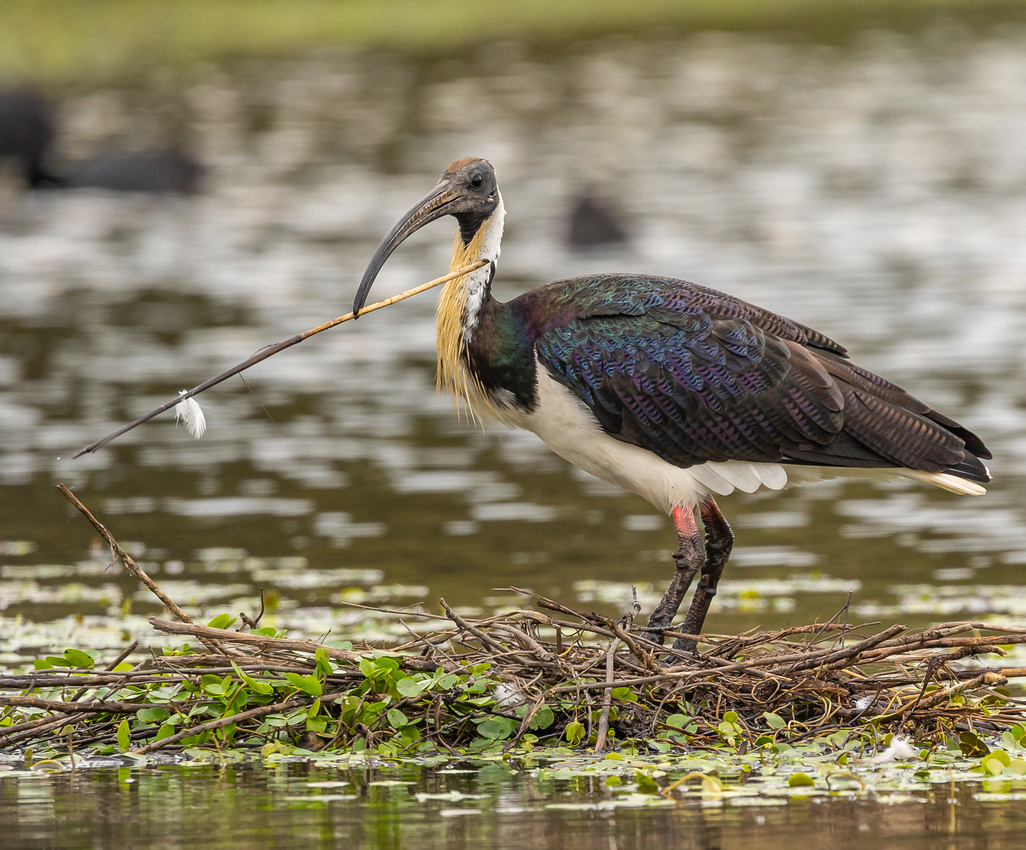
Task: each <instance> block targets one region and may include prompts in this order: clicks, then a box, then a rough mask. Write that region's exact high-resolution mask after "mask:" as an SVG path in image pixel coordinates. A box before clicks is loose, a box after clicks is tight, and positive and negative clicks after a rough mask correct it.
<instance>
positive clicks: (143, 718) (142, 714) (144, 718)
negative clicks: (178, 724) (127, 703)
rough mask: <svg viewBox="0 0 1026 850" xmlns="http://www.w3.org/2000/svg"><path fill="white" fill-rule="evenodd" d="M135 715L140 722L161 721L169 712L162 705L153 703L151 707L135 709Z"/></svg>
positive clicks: (168, 715) (165, 718) (169, 714)
mask: <svg viewBox="0 0 1026 850" xmlns="http://www.w3.org/2000/svg"><path fill="white" fill-rule="evenodd" d="M135 716H136V717H137V718H138V719H139V722H140V723H163V722H164V721H165V720H167V719H168V717H170V716H171V712H170V711H168V710H167V709H166V708H164V707H163V706H162V705H155V706H153V707H152V708H144V709H142V710H140V711H137V712H136V714H135Z"/></svg>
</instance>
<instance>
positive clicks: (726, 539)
mask: <svg viewBox="0 0 1026 850" xmlns="http://www.w3.org/2000/svg"><path fill="white" fill-rule="evenodd" d="M701 512H702V525H704V526H705V563H704V564H703V566H702V577H701V578H700V579H699V580H698V587H696V588H695V598H694V599H692V600H691V607H690V608H689V609H688V615H687V617H685V618H684V626H683V628H682V629H681V631H683V632H684V633H686V634H689V635H697V634H700V633H701V631H702V626H703V625H704V623H705V615H706V614H708V613H709V604H710V603H711V602H712V599H713V597H714V596H715V595H716V585H718V584H719V581H720V576H722V575H723V568H724V567H725V566H726V565H727V559H728V558H730V550H731V548H733V546H734V532H733V531H731V530H730V525H729V524H728V523H727V520H726V519H724V518H723V514H721V513H720V508H719V505H717V504H716V501H715V500H714V499H713V498H712V497H709V498H708V499H707V500H706V501H705V502H703V503H702V507H701ZM673 647H674V649H694V648H695V641H685V640H682V639H678V640H677V641H676V642H674V645H673Z"/></svg>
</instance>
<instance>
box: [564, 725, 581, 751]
mask: <svg viewBox="0 0 1026 850" xmlns="http://www.w3.org/2000/svg"><path fill="white" fill-rule="evenodd" d="M584 732H585V730H584V724H583V723H581V722H580V721H578V720H572V721H571V722H570V723H567V724H566V729H564V730H563V734H564V735H565V736H566V740H567V743H568V744H570V745H571V746H575V745H577V744H579V743H581V741H583V740H584Z"/></svg>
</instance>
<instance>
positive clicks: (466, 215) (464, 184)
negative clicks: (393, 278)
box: [353, 157, 499, 315]
mask: <svg viewBox="0 0 1026 850" xmlns="http://www.w3.org/2000/svg"><path fill="white" fill-rule="evenodd" d="M498 204H499V186H498V183H496V180H495V169H494V168H492V165H491V163H490V162H488V161H487V160H484V159H477V158H475V157H466V158H464V159H458V160H456V161H455V162H454V163H452V164H451V165H450V166H449V167H448V168H446V169H445V171H443V172H442V176H441V177H439V179H438V183H437V184H436V185H435V188H434V189H432V190H431V191H430V192H428V194H427V195H425V196H424V197H423V198H421V199H420V201H419V202H418V203H417V204H415V205H414V206H413V207H412V208H411V209H410V210H409V212H407V213H406V215H404V216H403V217H402V218H401V219H399V221H398V223H397V224H396V225H395V227H393V228H392V230H391V231H389V233H388V235H387V236H385V238H384V239H382V240H381V244H380V245H378V249H377V251H375V252H374V256H373V257H371V261H370V263H369V264H368V265H367V270H366V271H365V272H364V274H363V280H361V281H360V286H359V289H357V291H356V298H355V299H354V301H353V313H354V314H356V315H359V313H360V310H361V309H362V308H363V306H364V304H366V303H367V296H368V295H369V294H370V290H371V286H373V284H374V280H375V278H377V276H378V273H379V272H380V271H381V268H382V266H384V264H385V261H386V260H387V259H388V258H389V256H391V254H392V252H393V251H395V249H396V248H398V247H399V246H400V245H401V244H402V243H403V242H404V241H406V239H408V238H409V237H410V236H411V235H412V234H414V233H416V232H417V231H418V230H420V229H421V228H422V227H424V225H426V224H429V223H431V222H432V221H435V220H436V219H439V218H442V216H446V215H451V216H453V217H454V218H455V219H456V221H457V222H458V223H459V227H460V238H461V239H462V240H463V242H464V244H469V243H470V241H471V240H472V239H473V238H474V234H476V233H477V231H478V230H479V229H480V228H481V225H482V224H483V223H484V222H485V221H486V220H487V219H488V217H489V216H490V215H491V214H492V213H493V212H494V211H495V208H496V207H497V206H498Z"/></svg>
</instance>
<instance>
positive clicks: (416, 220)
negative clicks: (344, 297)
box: [353, 177, 459, 317]
mask: <svg viewBox="0 0 1026 850" xmlns="http://www.w3.org/2000/svg"><path fill="white" fill-rule="evenodd" d="M458 199H459V195H458V193H457V192H456V191H455V190H454V189H453V188H452V187H451V186H450V185H449V182H448V181H447V180H446V179H445V178H444V177H443V178H442V180H440V181H439V183H438V185H437V186H435V188H434V189H432V190H431V191H430V192H428V193H427V194H426V195H425V196H424V197H423V198H421V199H420V200H419V201H418V202H417V203H416V204H415V205H414V206H413V208H412V209H410V210H409V212H407V213H406V215H404V216H403V217H402V218H401V219H399V221H398V223H397V224H396V225H395V227H393V228H392V229H391V230H390V231H389V232H388V235H387V236H385V238H384V239H382V240H381V244H380V245H378V249H377V251H375V252H374V256H373V257H371V261H370V263H369V264H368V265H367V271H365V272H364V273H363V280H361V281H360V287H359V288H358V289H357V290H356V298H355V299H353V316H354V317H356V316H359V315H360V313H361V312H363V305H364V303H365V302H366V301H367V296H368V294H370V289H371V286H373V285H374V280H375V278H377V276H378V272H380V271H381V267H382V266H383V265H385V261H386V260H387V259H388V258H389V257H390V256H391V255H392V252H393V251H394V250H395V249H396V248H398V247H399V246H400V245H401V244H402V243H403V242H405V241H406V240H407V239H408V238H409V237H410V236H412V235H413V234H414V233H416V232H417V231H418V230H420V229H421V228H422V227H423V226H424V225H425V224H430V223H431V222H432V221H434V220H435V219H439V218H441V217H442V216H445V215H449V213H450V212H451V205H452V203H453V202H454V201H457V200H458Z"/></svg>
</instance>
